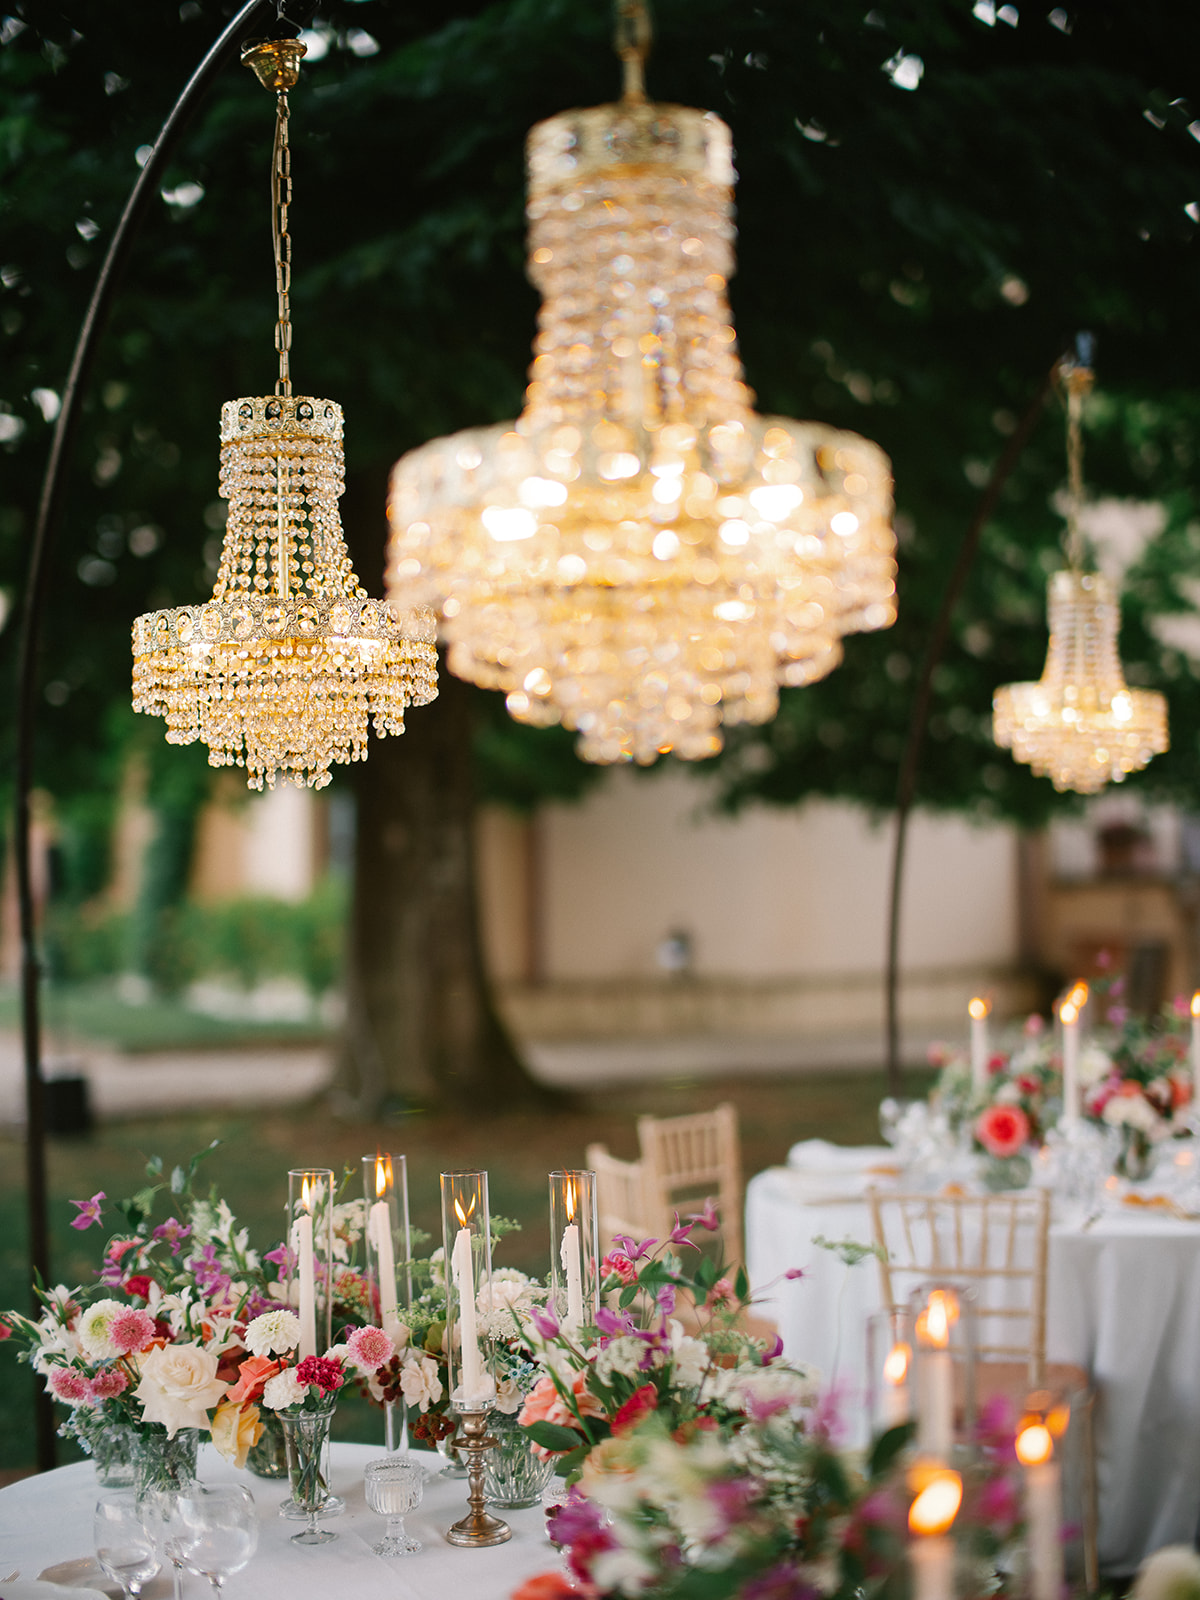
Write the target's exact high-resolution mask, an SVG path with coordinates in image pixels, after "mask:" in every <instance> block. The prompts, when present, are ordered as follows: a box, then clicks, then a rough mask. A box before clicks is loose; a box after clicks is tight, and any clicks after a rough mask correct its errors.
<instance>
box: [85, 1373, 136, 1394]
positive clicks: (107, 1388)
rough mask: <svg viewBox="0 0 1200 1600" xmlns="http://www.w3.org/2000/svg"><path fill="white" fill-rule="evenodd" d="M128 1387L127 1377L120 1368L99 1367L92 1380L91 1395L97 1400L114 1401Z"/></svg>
mask: <svg viewBox="0 0 1200 1600" xmlns="http://www.w3.org/2000/svg"><path fill="white" fill-rule="evenodd" d="M128 1387H129V1375H128V1373H126V1372H125V1370H124V1369H123V1368H122V1367H101V1368H100V1370H99V1372H97V1374H96V1376H95V1377H94V1378H93V1379H92V1393H93V1394H94V1395H95V1397H96V1399H97V1400H115V1399H116V1398H117V1396H118V1395H119V1394H124V1393H125V1391H126V1389H128Z"/></svg>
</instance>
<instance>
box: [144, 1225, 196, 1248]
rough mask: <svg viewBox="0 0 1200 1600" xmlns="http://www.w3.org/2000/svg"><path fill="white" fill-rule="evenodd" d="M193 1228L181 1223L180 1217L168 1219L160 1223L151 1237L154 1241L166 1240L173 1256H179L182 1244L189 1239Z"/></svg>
mask: <svg viewBox="0 0 1200 1600" xmlns="http://www.w3.org/2000/svg"><path fill="white" fill-rule="evenodd" d="M191 1231H192V1230H191V1228H189V1227H188V1225H187V1224H186V1223H183V1222H180V1220H179V1218H178V1217H168V1218H167V1220H166V1221H165V1222H160V1223H159V1225H158V1227H157V1228H155V1230H154V1232H153V1233H152V1234H151V1235H150V1237H151V1238H152V1239H165V1240H166V1241H167V1243H168V1244H169V1245H170V1246H171V1254H172V1255H173V1256H177V1255H178V1254H179V1245H180V1242H181V1241H182V1240H184V1239H186V1238H188V1237H189V1235H190V1234H191Z"/></svg>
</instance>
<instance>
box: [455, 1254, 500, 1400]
mask: <svg viewBox="0 0 1200 1600" xmlns="http://www.w3.org/2000/svg"><path fill="white" fill-rule="evenodd" d="M450 1270H451V1272H452V1274H453V1278H454V1285H455V1287H456V1288H457V1290H458V1323H459V1334H460V1337H461V1340H462V1399H463V1404H464V1405H465V1406H468V1407H471V1406H477V1405H479V1404H481V1403H483V1402H486V1401H487V1400H489V1399H490V1398H491V1395H490V1393H485V1385H484V1381H483V1357H482V1355H481V1353H480V1349H479V1325H478V1320H477V1318H476V1314H475V1267H474V1263H473V1261H472V1259H471V1230H470V1228H460V1229H459V1230H458V1236H457V1238H456V1239H455V1241H454V1255H453V1257H452V1259H451V1263H450ZM488 1387H489V1388H490V1385H489V1386H488Z"/></svg>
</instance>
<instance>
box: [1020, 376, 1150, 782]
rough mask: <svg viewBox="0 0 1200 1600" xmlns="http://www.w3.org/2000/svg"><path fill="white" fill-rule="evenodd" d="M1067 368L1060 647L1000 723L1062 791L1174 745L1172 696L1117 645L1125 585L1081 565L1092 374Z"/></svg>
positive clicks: (1055, 643)
mask: <svg viewBox="0 0 1200 1600" xmlns="http://www.w3.org/2000/svg"><path fill="white" fill-rule="evenodd" d="M1059 370H1060V376H1061V378H1062V381H1063V384H1064V386H1065V388H1066V391H1067V463H1068V472H1069V487H1068V499H1067V563H1068V565H1067V570H1066V571H1064V572H1056V573H1054V575H1053V576H1052V577H1051V579H1050V583H1049V586H1048V596H1047V610H1048V612H1049V621H1050V648H1049V650H1048V652H1047V655H1046V666H1045V670H1044V671H1043V673H1042V677H1041V681H1040V682H1038V683H1010V684H1007V685H1005V687H1004V688H1002V689H998V690H997V691H996V696H995V700H994V702H993V707H994V718H993V731H994V737H995V740H996V743H997V744H998V745H1000V746H1002V747H1003V748H1004V749H1010V750H1011V751H1012V753H1013V756H1014V758H1015V759H1016V760H1017V761H1023V762H1026V763H1028V765H1029V766H1031V767H1032V768H1033V770H1034V772H1035V773H1036V774H1037V775H1038V777H1040V778H1049V779H1050V780H1051V781H1052V782H1053V784H1054V787H1055V788H1056V789H1058V790H1059V791H1060V792H1062V791H1065V790H1068V789H1073V790H1075V791H1076V792H1077V793H1078V794H1095V793H1097V791H1098V790H1100V789H1102V788H1103V787H1104V785H1105V784H1106V783H1109V782H1113V783H1120V781H1121V780H1122V778H1124V777H1125V775H1126V773H1128V772H1136V771H1138V770H1139V769H1140V768H1141V767H1144V766H1145V765H1146V763H1147V762H1148V761H1149V760H1150V759H1151V757H1153V756H1157V755H1161V754H1162V753H1163V751H1164V750H1166V749H1167V747H1168V740H1167V703H1166V701H1165V700H1164V698H1163V696H1162V695H1161V694H1158V693H1156V692H1154V691H1153V690H1149V689H1130V688H1129V687H1128V685H1127V684H1126V682H1125V677H1124V674H1123V673H1122V671H1121V658H1120V655H1119V654H1118V651H1117V633H1118V630H1119V628H1120V623H1121V611H1120V606H1119V605H1118V603H1117V596H1116V591H1115V589H1114V588H1113V585H1112V584H1111V583H1110V581H1109V580H1108V579H1107V578H1106V577H1104V576H1102V574H1100V573H1098V572H1084V571H1082V570H1081V569H1082V564H1083V562H1082V556H1083V539H1082V535H1081V533H1080V529H1079V508H1080V506H1081V505H1082V503H1083V444H1082V434H1081V429H1080V417H1081V413H1082V409H1083V398H1084V395H1085V394H1086V393H1087V392H1088V390H1089V389H1090V388H1091V385H1092V373H1091V371H1090V369H1089V368H1088V367H1087V366H1085V365H1076V364H1075V363H1072V362H1064V363H1063V364H1062V366H1061V367H1060V369H1059Z"/></svg>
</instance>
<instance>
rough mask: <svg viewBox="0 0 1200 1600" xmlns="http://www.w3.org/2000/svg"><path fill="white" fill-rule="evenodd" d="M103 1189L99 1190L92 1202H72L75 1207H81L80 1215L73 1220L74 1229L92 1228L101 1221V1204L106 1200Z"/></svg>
mask: <svg viewBox="0 0 1200 1600" xmlns="http://www.w3.org/2000/svg"><path fill="white" fill-rule="evenodd" d="M105 1198H106V1196H105V1193H104V1190H103V1189H100V1190H98V1191H97V1192H96V1193H95V1194H94V1195H93V1196H92V1198H91V1199H90V1200H72V1201H71V1204H72V1205H73V1206H78V1207H79V1215H78V1216H77V1217H72V1218H71V1226H72V1227H73V1228H90V1227H91V1225H92V1223H93V1222H99V1221H100V1202H101V1200H103V1199H105Z"/></svg>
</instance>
